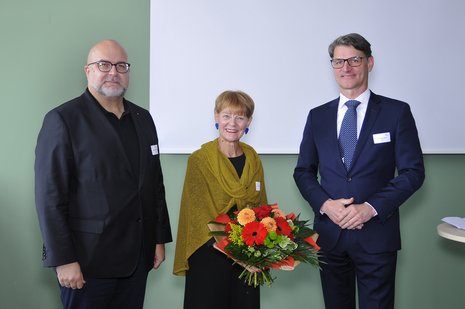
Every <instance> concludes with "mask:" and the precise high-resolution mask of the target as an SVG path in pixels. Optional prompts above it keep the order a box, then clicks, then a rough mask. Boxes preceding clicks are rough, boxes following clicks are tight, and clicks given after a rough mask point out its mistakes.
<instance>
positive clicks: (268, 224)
mask: <svg viewBox="0 0 465 309" xmlns="http://www.w3.org/2000/svg"><path fill="white" fill-rule="evenodd" d="M260 222H261V223H262V224H263V225H264V226H265V228H266V230H267V231H268V232H275V231H276V228H277V225H276V221H275V220H274V219H273V218H270V217H266V218H263V219H262V221H260Z"/></svg>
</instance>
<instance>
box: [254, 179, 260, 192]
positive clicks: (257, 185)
mask: <svg viewBox="0 0 465 309" xmlns="http://www.w3.org/2000/svg"><path fill="white" fill-rule="evenodd" d="M255 191H260V181H256V182H255Z"/></svg>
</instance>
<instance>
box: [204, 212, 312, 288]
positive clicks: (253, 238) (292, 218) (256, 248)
mask: <svg viewBox="0 0 465 309" xmlns="http://www.w3.org/2000/svg"><path fill="white" fill-rule="evenodd" d="M208 227H209V229H210V235H212V236H214V237H215V240H216V244H215V248H216V249H218V250H220V251H221V252H223V253H225V254H226V255H227V256H229V257H230V258H232V259H233V260H234V261H235V263H238V264H240V265H242V266H243V267H244V270H243V271H242V273H241V274H240V276H239V278H240V279H244V282H245V283H247V284H248V285H250V286H254V287H257V286H261V285H263V284H265V283H266V284H267V285H268V286H271V284H272V283H273V281H274V278H273V277H272V276H271V269H272V268H275V269H283V270H293V269H294V268H295V266H297V265H298V264H299V263H300V262H302V263H308V264H311V265H314V266H317V267H318V265H319V264H318V251H319V250H320V247H319V246H318V245H317V244H316V240H317V238H318V234H316V233H315V232H314V231H313V230H312V229H311V228H309V221H308V220H307V221H301V220H299V216H296V215H295V214H294V213H290V214H287V215H286V214H285V213H284V212H283V211H282V210H281V209H279V206H278V204H273V205H262V206H258V207H252V208H244V209H242V210H240V211H236V212H233V213H231V214H230V215H227V214H222V215H219V216H218V217H217V218H216V219H215V220H214V221H211V222H210V223H209V224H208Z"/></svg>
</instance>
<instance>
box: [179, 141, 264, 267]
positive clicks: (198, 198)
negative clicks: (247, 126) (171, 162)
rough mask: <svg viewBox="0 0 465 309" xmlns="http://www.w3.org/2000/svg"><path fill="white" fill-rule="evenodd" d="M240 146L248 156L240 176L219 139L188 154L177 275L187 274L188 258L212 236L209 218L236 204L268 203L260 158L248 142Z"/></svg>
mask: <svg viewBox="0 0 465 309" xmlns="http://www.w3.org/2000/svg"><path fill="white" fill-rule="evenodd" d="M240 146H241V147H242V150H243V151H244V154H245V157H246V160H245V166H244V170H243V172H242V176H241V178H239V176H238V175H237V172H236V170H235V168H234V166H233V165H232V163H231V162H230V161H229V159H228V158H227V157H226V156H225V155H224V154H223V153H221V152H220V150H219V148H218V140H213V141H211V142H208V143H206V144H204V145H202V147H201V149H199V150H197V151H195V152H194V153H192V155H191V156H190V157H189V159H188V162H187V171H186V177H185V180H184V189H183V192H182V199H181V209H180V214H179V224H178V235H177V241H176V253H175V257H174V269H173V273H174V274H175V275H181V276H183V275H185V274H186V270H188V269H189V265H188V258H189V257H190V256H191V255H192V253H194V252H195V251H196V250H197V249H198V248H199V247H201V246H202V245H203V244H205V243H206V242H207V241H208V240H209V239H210V238H211V236H209V235H208V233H209V230H208V227H207V223H208V222H210V221H211V220H213V219H215V218H216V217H217V216H218V215H219V214H223V213H226V212H228V210H229V209H230V208H231V207H232V206H234V205H237V208H238V209H242V208H244V207H246V206H255V205H263V204H266V203H267V199H266V191H265V183H264V176H263V168H262V164H261V161H260V158H259V156H258V154H257V153H256V152H255V150H254V149H253V148H252V147H250V146H249V145H247V144H244V143H240Z"/></svg>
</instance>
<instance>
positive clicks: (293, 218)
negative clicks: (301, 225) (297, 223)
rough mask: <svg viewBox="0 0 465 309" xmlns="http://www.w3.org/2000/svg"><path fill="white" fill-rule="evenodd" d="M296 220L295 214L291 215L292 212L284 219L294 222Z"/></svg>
mask: <svg viewBox="0 0 465 309" xmlns="http://www.w3.org/2000/svg"><path fill="white" fill-rule="evenodd" d="M296 218H297V216H296V215H295V213H293V212H291V213H289V214H288V215H287V216H286V219H291V220H292V221H294V220H295V219H296Z"/></svg>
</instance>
